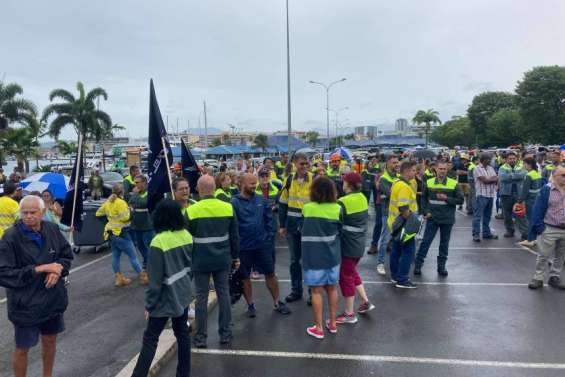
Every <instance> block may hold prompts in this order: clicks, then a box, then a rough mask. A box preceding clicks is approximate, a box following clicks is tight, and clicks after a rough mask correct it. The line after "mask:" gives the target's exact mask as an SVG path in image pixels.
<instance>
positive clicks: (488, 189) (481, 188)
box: [473, 164, 497, 198]
mask: <svg viewBox="0 0 565 377" xmlns="http://www.w3.org/2000/svg"><path fill="white" fill-rule="evenodd" d="M479 177H487V178H490V177H496V172H495V171H494V168H493V167H492V166H490V165H487V167H486V168H485V167H484V166H483V165H482V164H479V165H477V167H476V168H475V170H474V171H473V178H474V180H475V192H476V195H477V196H484V197H487V198H494V197H496V187H497V183H496V182H492V183H484V182H482V181H481V180H479V179H478V178H479Z"/></svg>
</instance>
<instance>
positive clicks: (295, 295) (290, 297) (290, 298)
mask: <svg viewBox="0 0 565 377" xmlns="http://www.w3.org/2000/svg"><path fill="white" fill-rule="evenodd" d="M284 300H285V301H286V302H294V301H298V300H302V295H299V294H298V293H294V292H293V293H291V294H289V295H288V296H286V298H285V299H284Z"/></svg>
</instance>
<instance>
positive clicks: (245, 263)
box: [239, 247, 275, 279]
mask: <svg viewBox="0 0 565 377" xmlns="http://www.w3.org/2000/svg"><path fill="white" fill-rule="evenodd" d="M239 260H240V262H241V265H240V266H239V271H240V272H241V276H242V278H243V279H249V275H250V274H251V268H252V267H254V268H256V269H257V270H258V271H259V272H260V273H262V274H265V275H271V274H273V273H274V272H275V262H274V261H273V253H272V250H270V249H269V248H268V247H264V248H262V249H254V250H241V251H240V253H239Z"/></svg>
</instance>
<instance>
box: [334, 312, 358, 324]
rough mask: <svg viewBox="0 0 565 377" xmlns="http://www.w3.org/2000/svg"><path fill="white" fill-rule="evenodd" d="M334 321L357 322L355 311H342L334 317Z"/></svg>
mask: <svg viewBox="0 0 565 377" xmlns="http://www.w3.org/2000/svg"><path fill="white" fill-rule="evenodd" d="M335 321H336V322H337V323H351V324H354V323H357V316H356V315H355V313H351V314H347V313H343V314H340V315H338V316H337V318H336V319H335Z"/></svg>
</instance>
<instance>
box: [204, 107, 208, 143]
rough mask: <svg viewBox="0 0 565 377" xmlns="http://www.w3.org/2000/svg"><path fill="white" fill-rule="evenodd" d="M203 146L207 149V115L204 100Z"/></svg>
mask: <svg viewBox="0 0 565 377" xmlns="http://www.w3.org/2000/svg"><path fill="white" fill-rule="evenodd" d="M204 148H206V150H207V149H208V117H207V115H206V101H204Z"/></svg>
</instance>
